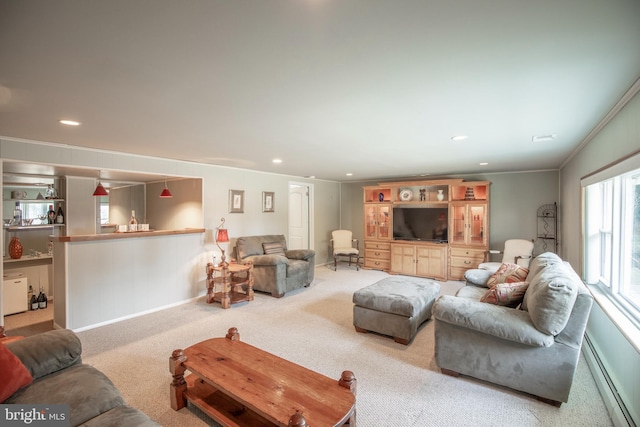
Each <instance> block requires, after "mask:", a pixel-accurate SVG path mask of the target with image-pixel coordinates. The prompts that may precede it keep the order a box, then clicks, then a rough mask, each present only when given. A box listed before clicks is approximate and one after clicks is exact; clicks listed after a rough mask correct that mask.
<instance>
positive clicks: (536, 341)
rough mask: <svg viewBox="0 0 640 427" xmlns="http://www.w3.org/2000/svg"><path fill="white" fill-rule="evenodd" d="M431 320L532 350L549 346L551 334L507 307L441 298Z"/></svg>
mask: <svg viewBox="0 0 640 427" xmlns="http://www.w3.org/2000/svg"><path fill="white" fill-rule="evenodd" d="M433 317H434V318H435V319H436V320H438V321H442V322H446V323H449V324H452V325H456V326H460V327H461V328H467V329H471V330H474V331H477V332H482V333H484V334H488V335H493V336H495V337H497V338H501V339H504V340H508V341H513V342H517V343H521V344H525V345H529V346H534V347H549V346H551V345H553V343H554V342H555V340H554V337H553V335H546V334H544V333H542V332H540V331H539V330H538V329H536V327H535V326H534V325H533V322H532V321H531V318H530V317H529V313H527V312H526V311H522V310H518V309H515V308H510V307H502V306H498V305H493V304H488V303H485V302H480V301H475V300H470V299H467V298H458V297H454V296H451V295H443V296H441V297H440V298H438V300H436V302H435V304H434V305H433Z"/></svg>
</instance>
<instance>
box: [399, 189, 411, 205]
mask: <svg viewBox="0 0 640 427" xmlns="http://www.w3.org/2000/svg"><path fill="white" fill-rule="evenodd" d="M411 199H413V191H411V190H410V189H408V188H403V189H402V190H400V200H402V201H403V202H408V201H410V200H411Z"/></svg>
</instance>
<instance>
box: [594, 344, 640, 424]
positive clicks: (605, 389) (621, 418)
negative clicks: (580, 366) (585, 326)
mask: <svg viewBox="0 0 640 427" xmlns="http://www.w3.org/2000/svg"><path fill="white" fill-rule="evenodd" d="M584 342H585V343H586V348H585V346H583V347H582V349H583V351H582V353H583V354H584V356H585V359H586V361H587V364H588V365H589V368H590V369H591V372H592V374H593V378H594V379H595V381H596V384H597V386H598V388H599V389H600V394H601V395H602V398H603V399H604V400H605V406H607V407H610V408H611V411H610V413H609V416H610V417H611V420H612V421H613V424H614V425H615V426H616V427H622V426H630V427H637V424H636V423H635V422H634V420H633V418H632V417H631V414H630V413H629V411H628V410H627V406H626V405H625V404H624V401H623V400H622V397H621V396H620V394H619V393H618V390H617V389H616V386H615V384H614V383H613V381H612V380H611V377H610V376H609V373H608V372H607V370H606V369H605V367H604V364H603V363H602V360H601V359H600V356H599V355H598V352H596V350H595V348H594V346H593V343H592V342H591V340H590V339H589V336H588V335H586V334H585V336H584ZM585 350H586V351H585Z"/></svg>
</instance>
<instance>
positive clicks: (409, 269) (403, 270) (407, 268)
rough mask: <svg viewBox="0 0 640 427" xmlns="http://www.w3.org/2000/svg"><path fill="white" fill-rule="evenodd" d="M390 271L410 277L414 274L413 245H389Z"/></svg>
mask: <svg viewBox="0 0 640 427" xmlns="http://www.w3.org/2000/svg"><path fill="white" fill-rule="evenodd" d="M391 271H392V272H393V273H398V274H407V275H410V276H413V275H415V274H416V262H415V247H414V246H413V245H394V244H392V245H391Z"/></svg>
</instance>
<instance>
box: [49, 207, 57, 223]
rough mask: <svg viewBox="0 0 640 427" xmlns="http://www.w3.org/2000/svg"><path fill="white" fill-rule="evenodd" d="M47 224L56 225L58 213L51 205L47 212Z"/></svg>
mask: <svg viewBox="0 0 640 427" xmlns="http://www.w3.org/2000/svg"><path fill="white" fill-rule="evenodd" d="M47 222H48V223H49V224H55V223H56V211H54V210H53V205H49V212H47Z"/></svg>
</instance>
